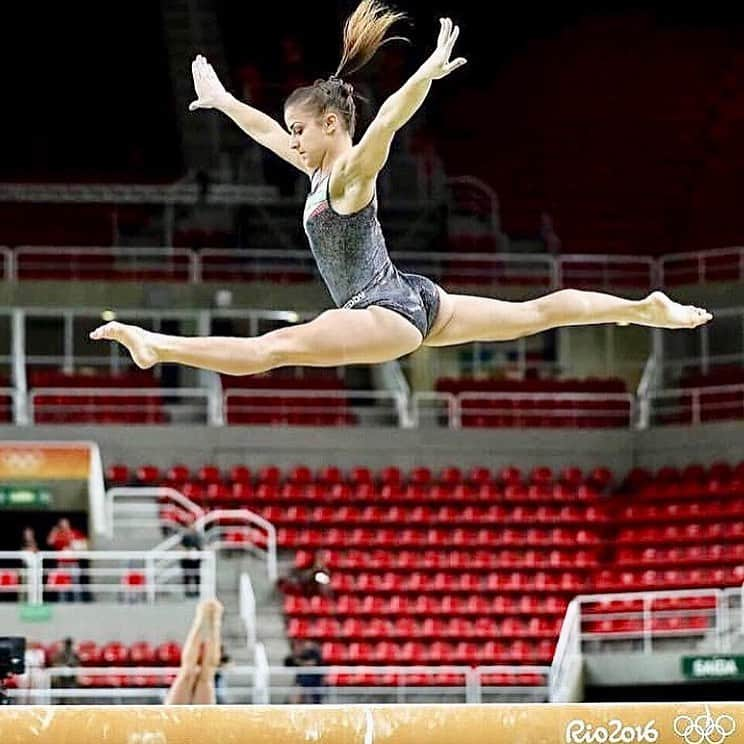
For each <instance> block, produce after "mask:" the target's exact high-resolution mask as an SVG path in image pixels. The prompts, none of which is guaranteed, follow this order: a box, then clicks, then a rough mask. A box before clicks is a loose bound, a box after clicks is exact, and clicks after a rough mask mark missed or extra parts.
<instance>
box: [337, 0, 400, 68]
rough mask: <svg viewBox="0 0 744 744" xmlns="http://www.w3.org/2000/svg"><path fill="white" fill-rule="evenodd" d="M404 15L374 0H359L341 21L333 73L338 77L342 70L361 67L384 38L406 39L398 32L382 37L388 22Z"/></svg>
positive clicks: (398, 19)
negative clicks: (341, 45)
mask: <svg viewBox="0 0 744 744" xmlns="http://www.w3.org/2000/svg"><path fill="white" fill-rule="evenodd" d="M405 17H406V15H405V13H400V12H397V11H394V10H391V9H390V8H388V6H387V5H384V4H383V3H381V2H379V1H378V0H362V2H361V3H359V5H358V6H357V8H356V10H355V11H354V12H353V13H352V14H351V16H349V18H347V19H346V23H345V24H344V49H343V55H342V57H341V62H340V63H339V65H338V69H337V70H336V74H335V76H334V77H341V76H342V74H343V73H346V74H351V73H352V72H356V71H357V70H358V69H359V68H360V67H364V65H366V64H367V62H369V61H370V59H372V57H373V56H374V55H375V52H376V51H377V50H378V49H379V48H380V47H381V46H382V45H383V44H385V43H387V42H388V41H392V40H393V39H400V40H403V41H407V39H405V38H404V37H402V36H391V37H389V38H387V39H386V38H385V34H386V33H387V31H388V29H389V28H390V26H392V25H393V24H394V23H396V22H397V21H400V20H402V19H404V18H405Z"/></svg>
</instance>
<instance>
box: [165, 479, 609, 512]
mask: <svg viewBox="0 0 744 744" xmlns="http://www.w3.org/2000/svg"><path fill="white" fill-rule="evenodd" d="M166 485H168V486H169V487H171V488H175V489H176V490H178V491H180V492H181V493H182V494H183V495H184V496H186V498H188V499H190V500H192V501H194V502H196V503H198V504H200V505H204V506H209V505H210V504H215V505H216V504H224V503H241V504H242V503H247V502H252V503H253V502H255V508H257V509H260V508H281V507H282V506H284V507H288V508H292V507H299V506H300V505H302V504H307V505H310V504H311V505H313V507H315V508H325V507H328V506H330V505H332V504H339V505H341V506H339V508H346V507H348V508H356V509H360V508H362V507H361V505H364V508H365V509H367V508H379V507H376V505H375V503H374V502H379V503H381V504H390V505H393V504H409V505H413V504H416V505H419V506H420V507H421V508H426V507H425V506H424V505H427V506H430V505H433V504H445V503H446V504H458V505H460V506H479V505H481V506H482V505H483V504H495V503H499V502H503V503H510V504H515V505H517V504H570V505H572V506H569V507H567V508H569V509H570V508H583V507H575V506H573V505H575V504H577V502H578V503H579V504H584V503H597V502H601V500H602V496H601V495H600V493H599V492H597V491H595V490H594V489H593V488H591V487H590V486H579V487H578V488H573V487H569V486H564V485H561V484H557V485H553V486H528V487H523V486H506V487H505V488H502V487H501V486H498V485H495V484H493V485H483V486H479V487H471V486H467V485H459V486H454V487H453V486H440V485H435V486H414V485H409V486H374V485H370V484H365V485H357V486H348V485H346V484H336V485H334V486H327V485H320V484H310V485H298V484H293V483H285V484H284V485H270V484H262V485H259V486H253V485H251V484H246V483H233V484H232V485H225V484H222V483H209V484H206V485H205V484H202V483H198V482H197V483H192V482H186V483H172V484H166ZM161 501H163V502H165V501H167V497H162V498H161ZM355 504H358V505H359V506H355ZM261 505H263V507H262V506H261ZM305 508H307V507H305ZM602 513H603V512H602V510H599V509H593V510H592V511H591V514H592V515H593V516H592V519H593V520H594V521H601V520H602Z"/></svg>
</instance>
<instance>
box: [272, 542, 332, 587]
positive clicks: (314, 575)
mask: <svg viewBox="0 0 744 744" xmlns="http://www.w3.org/2000/svg"><path fill="white" fill-rule="evenodd" d="M328 563H329V556H328V552H327V551H325V550H317V551H316V552H315V555H314V556H313V563H312V565H311V566H309V567H308V568H293V569H292V571H291V572H290V573H289V575H288V576H286V577H285V578H283V579H282V580H281V581H280V582H279V588H280V589H281V590H282V591H283V592H285V593H286V594H295V595H302V596H305V597H312V596H313V595H316V594H320V595H323V596H329V595H330V594H331V593H332V589H331V571H330V568H329V567H328Z"/></svg>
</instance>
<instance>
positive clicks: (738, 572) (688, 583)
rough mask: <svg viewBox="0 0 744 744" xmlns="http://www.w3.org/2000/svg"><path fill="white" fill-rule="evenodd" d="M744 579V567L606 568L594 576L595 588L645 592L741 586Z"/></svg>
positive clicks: (601, 590)
mask: <svg viewBox="0 0 744 744" xmlns="http://www.w3.org/2000/svg"><path fill="white" fill-rule="evenodd" d="M742 581H744V566H741V565H738V566H735V567H732V566H727V567H724V568H691V569H676V568H670V569H667V570H665V571H661V570H660V571H657V570H655V569H647V570H645V571H644V570H638V571H629V570H622V569H611V568H608V569H603V570H601V571H600V572H599V573H597V574H596V575H595V576H594V589H595V591H599V592H604V591H622V592H633V591H645V590H647V589H672V588H674V589H686V588H698V587H699V588H703V589H704V588H706V587H710V586H740V585H741V583H742Z"/></svg>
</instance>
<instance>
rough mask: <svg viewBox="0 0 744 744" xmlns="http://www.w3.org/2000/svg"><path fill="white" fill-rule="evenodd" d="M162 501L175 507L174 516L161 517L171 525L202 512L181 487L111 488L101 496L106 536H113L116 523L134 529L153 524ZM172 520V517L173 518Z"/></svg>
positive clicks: (178, 525)
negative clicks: (182, 491)
mask: <svg viewBox="0 0 744 744" xmlns="http://www.w3.org/2000/svg"><path fill="white" fill-rule="evenodd" d="M164 503H167V504H170V505H171V506H172V507H173V508H175V514H173V518H172V519H170V518H166V519H165V520H164V521H165V522H166V523H168V524H169V526H170V527H172V528H173V529H178V528H180V527H182V526H183V525H185V524H191V523H192V522H194V521H196V520H197V519H199V517H201V516H203V515H204V510H203V509H202V508H201V507H199V506H198V505H197V504H195V503H194V502H193V501H191V500H190V499H187V498H186V497H185V496H184V495H183V494H182V493H181V492H180V491H178V490H176V489H175V488H169V487H167V486H154V487H148V486H136V487H127V486H123V487H117V488H110V489H109V490H108V491H106V494H105V496H104V504H105V521H104V528H105V533H104V534H105V536H106V537H107V538H109V539H111V538H113V536H114V532H115V529H116V527H117V526H118V527H119V528H122V527H129V528H134V529H140V528H146V527H152V526H153V524H154V521H155V520H158V519H160V520H162V519H163V518H162V516H161V515H160V514H159V512H160V507H161V505H163V504H164ZM174 520H175V521H174Z"/></svg>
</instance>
